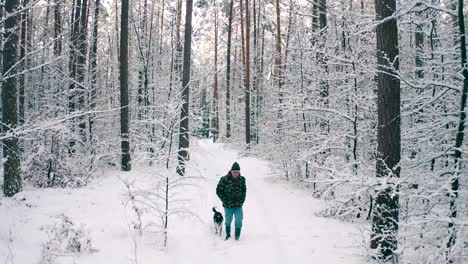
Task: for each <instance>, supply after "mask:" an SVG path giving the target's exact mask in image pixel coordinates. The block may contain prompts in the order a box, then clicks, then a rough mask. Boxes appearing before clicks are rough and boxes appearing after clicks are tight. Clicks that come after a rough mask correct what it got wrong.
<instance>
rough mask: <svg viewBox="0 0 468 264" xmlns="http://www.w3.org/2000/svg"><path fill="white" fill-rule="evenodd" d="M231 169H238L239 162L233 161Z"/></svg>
mask: <svg viewBox="0 0 468 264" xmlns="http://www.w3.org/2000/svg"><path fill="white" fill-rule="evenodd" d="M231 170H240V166H239V163H237V162H234V164H232V167H231Z"/></svg>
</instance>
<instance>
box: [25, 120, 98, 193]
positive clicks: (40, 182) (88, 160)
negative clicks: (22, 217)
mask: <svg viewBox="0 0 468 264" xmlns="http://www.w3.org/2000/svg"><path fill="white" fill-rule="evenodd" d="M68 132H69V131H68ZM68 132H67V129H66V127H65V126H63V127H62V126H57V127H56V128H55V129H53V130H50V131H49V130H47V131H41V132H37V133H35V140H34V141H32V142H28V141H26V143H25V154H24V155H23V157H25V160H24V161H23V162H22V164H21V166H22V173H23V175H24V178H25V179H26V180H28V181H30V182H31V183H32V184H33V185H35V186H38V187H52V186H62V187H67V186H68V187H80V186H84V185H86V184H87V183H88V181H89V179H90V178H91V177H92V176H93V175H94V174H95V173H96V170H97V168H98V167H99V166H97V164H96V163H97V162H98V160H97V158H96V156H97V155H90V154H91V151H95V149H93V150H89V149H86V146H88V145H89V143H87V144H84V143H83V142H80V141H78V140H76V139H74V137H73V135H72V133H68ZM71 142H74V143H73V147H71ZM93 148H95V147H93ZM72 149H73V151H72ZM72 152H73V153H72Z"/></svg>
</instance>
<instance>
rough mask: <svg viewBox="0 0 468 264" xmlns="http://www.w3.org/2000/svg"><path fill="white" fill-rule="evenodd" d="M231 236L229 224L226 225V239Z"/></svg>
mask: <svg viewBox="0 0 468 264" xmlns="http://www.w3.org/2000/svg"><path fill="white" fill-rule="evenodd" d="M230 237H231V226H226V239H224V240H228V239H229V238H230Z"/></svg>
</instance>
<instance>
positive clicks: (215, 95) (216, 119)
mask: <svg viewBox="0 0 468 264" xmlns="http://www.w3.org/2000/svg"><path fill="white" fill-rule="evenodd" d="M215 9H216V5H215ZM214 28H215V29H214V30H215V32H214V35H215V44H214V45H215V47H214V48H215V57H214V67H215V68H214V87H213V88H214V89H213V121H212V124H213V126H212V127H213V128H212V129H213V142H216V141H217V140H218V135H219V112H218V110H219V106H218V100H219V98H218V11H217V10H215V26H214Z"/></svg>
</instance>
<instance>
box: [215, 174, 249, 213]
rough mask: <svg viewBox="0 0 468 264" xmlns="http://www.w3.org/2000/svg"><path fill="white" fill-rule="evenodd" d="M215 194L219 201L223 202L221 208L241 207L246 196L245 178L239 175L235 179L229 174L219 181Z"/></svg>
mask: <svg viewBox="0 0 468 264" xmlns="http://www.w3.org/2000/svg"><path fill="white" fill-rule="evenodd" d="M216 194H217V195H218V197H219V199H221V202H223V207H225V208H239V207H242V205H243V204H244V201H245V196H246V194H247V187H246V185H245V178H244V177H243V176H240V175H239V176H238V177H237V178H234V177H232V175H231V173H230V172H229V173H228V174H227V175H226V176H223V177H221V179H220V180H219V182H218V186H217V187H216Z"/></svg>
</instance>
